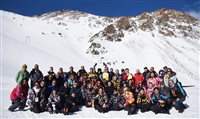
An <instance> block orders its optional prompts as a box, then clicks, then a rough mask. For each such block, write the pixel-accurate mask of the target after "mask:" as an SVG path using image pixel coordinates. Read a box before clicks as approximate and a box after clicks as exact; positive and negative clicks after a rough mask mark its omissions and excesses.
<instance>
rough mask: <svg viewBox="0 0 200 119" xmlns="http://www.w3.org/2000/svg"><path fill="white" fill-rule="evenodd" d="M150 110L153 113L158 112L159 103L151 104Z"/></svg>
mask: <svg viewBox="0 0 200 119" xmlns="http://www.w3.org/2000/svg"><path fill="white" fill-rule="evenodd" d="M151 110H152V111H153V112H154V113H155V114H158V113H159V111H160V105H159V104H156V105H153V106H151Z"/></svg>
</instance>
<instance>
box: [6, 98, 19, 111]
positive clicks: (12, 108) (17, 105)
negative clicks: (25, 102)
mask: <svg viewBox="0 0 200 119" xmlns="http://www.w3.org/2000/svg"><path fill="white" fill-rule="evenodd" d="M19 106H20V100H19V99H16V100H14V101H12V105H11V106H10V107H9V108H8V110H10V111H14V110H15V109H16V108H18V107H19Z"/></svg>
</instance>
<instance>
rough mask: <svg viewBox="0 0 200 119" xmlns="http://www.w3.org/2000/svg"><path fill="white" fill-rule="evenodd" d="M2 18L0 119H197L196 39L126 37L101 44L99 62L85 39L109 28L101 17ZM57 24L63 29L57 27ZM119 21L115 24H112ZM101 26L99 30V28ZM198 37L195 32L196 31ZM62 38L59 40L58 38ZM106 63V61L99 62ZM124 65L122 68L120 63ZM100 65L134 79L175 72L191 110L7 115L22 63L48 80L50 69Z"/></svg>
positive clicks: (198, 47)
mask: <svg viewBox="0 0 200 119" xmlns="http://www.w3.org/2000/svg"><path fill="white" fill-rule="evenodd" d="M0 14H1V33H0V35H1V45H0V46H1V56H2V60H1V61H2V62H1V106H0V110H1V115H0V117H1V118H82V117H83V118H104V117H110V118H149V117H151V118H199V117H200V115H199V113H200V112H199V111H200V110H199V105H200V104H199V96H200V95H199V83H200V81H199V73H200V72H199V59H200V57H199V53H200V44H199V39H189V38H174V37H164V36H161V35H160V34H158V33H154V34H155V37H153V36H152V34H151V33H148V32H144V31H141V30H138V31H137V32H136V33H134V34H133V33H129V32H127V31H125V32H124V34H125V37H124V38H123V39H122V42H109V41H105V40H100V41H98V42H101V44H103V46H104V47H106V49H107V50H108V52H107V53H106V54H102V55H101V56H93V55H91V54H87V53H86V51H87V49H88V47H89V45H90V43H88V41H89V39H90V38H91V37H92V36H93V35H94V34H95V33H98V32H99V31H101V30H103V29H104V28H105V26H106V25H109V24H110V22H108V21H106V20H105V17H98V16H94V15H90V14H88V15H84V17H81V16H80V17H78V18H76V19H74V17H73V16H70V15H65V16H64V18H63V16H62V15H61V16H57V17H55V18H54V17H49V18H46V19H44V18H43V16H42V17H41V18H37V17H25V16H21V15H17V14H14V13H10V12H6V11H0ZM60 19H61V21H62V23H61V24H62V25H59V22H60ZM116 19H117V18H115V19H114V18H113V22H114V21H115V20H116ZM97 23H99V24H97ZM196 29H197V30H199V31H200V29H199V27H197V28H196ZM60 33H61V34H60ZM101 57H104V59H101ZM122 61H124V62H125V63H122ZM95 62H98V65H97V66H98V67H102V62H115V65H114V64H112V65H111V67H113V68H114V69H116V68H119V69H121V68H126V67H129V68H130V70H131V72H132V73H134V72H135V69H136V68H140V69H141V70H142V69H143V67H144V66H148V67H150V66H154V67H155V70H157V71H158V70H159V69H160V68H162V67H163V66H165V65H167V66H169V67H171V68H172V69H173V70H175V71H176V72H177V77H178V79H179V80H180V81H181V82H182V83H183V85H194V87H189V88H185V90H186V91H187V93H188V98H187V99H186V101H185V103H187V104H188V105H189V108H188V109H187V110H185V111H184V113H182V114H180V113H178V112H177V111H176V110H175V109H174V108H173V109H172V110H171V111H170V113H171V114H170V115H166V114H158V115H155V114H154V113H153V112H146V113H140V112H138V114H136V115H131V116H128V115H127V112H125V111H117V112H116V111H110V112H108V113H105V114H101V113H98V112H97V111H96V110H94V109H92V108H85V107H83V108H82V111H79V112H76V113H75V114H73V115H68V116H64V115H63V114H55V115H50V114H49V113H48V112H45V113H41V114H34V113H32V112H30V111H29V110H28V111H24V112H19V111H16V112H9V111H8V110H7V109H8V107H9V106H10V104H11V101H10V99H9V95H10V92H11V90H12V89H13V87H15V86H16V82H15V75H16V73H17V71H18V70H20V69H21V65H22V64H24V63H26V64H27V65H28V70H29V71H30V70H31V69H32V67H33V66H34V64H35V63H38V64H39V65H40V69H41V70H42V72H43V74H44V75H46V74H47V71H48V70H49V67H50V66H53V67H54V70H55V72H57V71H58V68H59V67H63V69H64V71H68V70H69V69H68V68H69V66H74V68H75V70H76V71H77V70H78V69H79V68H80V66H81V65H84V66H85V67H86V69H87V70H88V69H89V68H90V67H92V66H93V65H94V63H95Z"/></svg>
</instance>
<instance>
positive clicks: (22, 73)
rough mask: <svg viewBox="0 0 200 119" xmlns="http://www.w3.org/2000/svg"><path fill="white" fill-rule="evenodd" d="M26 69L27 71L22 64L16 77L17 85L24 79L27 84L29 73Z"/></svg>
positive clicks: (25, 66)
mask: <svg viewBox="0 0 200 119" xmlns="http://www.w3.org/2000/svg"><path fill="white" fill-rule="evenodd" d="M26 69H27V65H26V64H23V65H22V70H20V71H19V72H18V73H17V76H16V82H17V84H19V83H21V81H22V79H26V80H27V82H28V80H29V72H28V71H27V70H26Z"/></svg>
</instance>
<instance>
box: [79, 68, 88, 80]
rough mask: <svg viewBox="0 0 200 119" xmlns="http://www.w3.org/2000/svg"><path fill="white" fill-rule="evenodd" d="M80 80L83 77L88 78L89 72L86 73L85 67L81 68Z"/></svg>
mask: <svg viewBox="0 0 200 119" xmlns="http://www.w3.org/2000/svg"><path fill="white" fill-rule="evenodd" d="M77 76H78V79H80V78H81V77H84V76H87V72H86V71H85V67H84V66H81V69H80V70H79V71H78V72H77Z"/></svg>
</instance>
